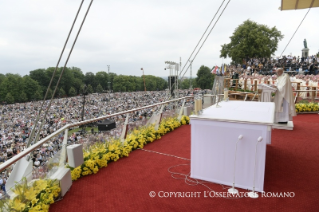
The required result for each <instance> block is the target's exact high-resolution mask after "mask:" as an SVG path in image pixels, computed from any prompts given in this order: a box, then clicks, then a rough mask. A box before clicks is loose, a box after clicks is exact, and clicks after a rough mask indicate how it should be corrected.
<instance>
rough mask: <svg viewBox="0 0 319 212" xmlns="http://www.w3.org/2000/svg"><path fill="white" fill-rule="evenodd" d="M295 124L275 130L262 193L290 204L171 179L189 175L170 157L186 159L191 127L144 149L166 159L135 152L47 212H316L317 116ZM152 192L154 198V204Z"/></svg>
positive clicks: (83, 183) (86, 181)
mask: <svg viewBox="0 0 319 212" xmlns="http://www.w3.org/2000/svg"><path fill="white" fill-rule="evenodd" d="M294 124H295V129H294V130H293V131H286V130H273V133H272V144H271V145H268V146H267V153H266V171H265V185H264V189H265V192H294V194H295V197H293V198H287V197H286V198H274V197H269V198H267V197H259V198H258V199H250V198H240V199H226V198H220V197H209V195H208V194H209V193H208V192H207V191H208V188H206V187H204V186H202V185H197V186H190V185H188V184H186V183H185V180H184V179H174V178H173V177H172V176H171V174H170V173H169V172H168V169H169V168H171V169H170V171H172V172H179V173H183V174H187V173H189V165H181V166H176V165H179V164H189V161H188V160H184V159H181V158H176V157H172V156H170V155H175V156H178V157H182V158H188V159H189V158H190V126H182V127H180V128H178V129H176V130H175V131H173V132H171V133H168V134H166V135H165V136H163V137H162V139H160V140H158V141H155V142H153V143H151V144H148V145H146V146H145V150H151V151H156V152H160V153H166V154H168V155H163V154H158V153H155V152H150V151H142V150H135V151H134V152H132V153H131V154H130V156H129V157H128V158H122V159H120V160H119V161H117V162H115V163H110V164H109V165H108V167H106V168H103V169H101V170H100V171H99V172H98V173H97V174H96V175H90V176H87V177H83V178H81V179H79V180H77V181H75V182H74V183H73V186H72V187H71V189H70V191H69V192H68V193H67V194H66V196H65V197H64V199H63V200H61V201H59V202H57V203H54V204H53V205H52V206H51V207H50V211H57V212H62V211H77V212H80V211H231V210H233V211H235V210H237V211H275V210H276V211H279V210H280V211H318V207H319V201H318V197H317V191H318V190H319V181H318V179H319V169H318V164H319V154H318V150H319V142H318V141H319V117H318V114H307V115H298V116H297V117H295V118H294ZM174 166H175V167H174ZM174 177H176V178H183V176H178V175H175V176H174ZM206 185H207V186H209V188H211V189H212V190H214V191H215V192H225V193H226V192H227V190H226V189H223V188H224V187H223V186H221V185H217V184H213V183H207V184H206ZM151 191H154V192H155V194H156V196H155V197H153V198H152V197H150V195H149V194H150V192H151ZM161 191H163V192H192V194H193V197H184V198H182V197H174V195H173V197H159V196H158V194H160V195H162V194H163V193H161ZM240 191H244V190H240ZM159 192H160V193H159ZM196 192H197V193H196ZM205 192H206V196H204V193H205ZM199 193H200V197H198V194H199ZM165 194H168V195H169V193H165ZM195 194H197V196H194V195H195ZM210 194H211V196H212V195H213V194H214V193H210ZM216 194H217V193H215V195H216Z"/></svg>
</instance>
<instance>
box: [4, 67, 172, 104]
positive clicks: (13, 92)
mask: <svg viewBox="0 0 319 212" xmlns="http://www.w3.org/2000/svg"><path fill="white" fill-rule="evenodd" d="M54 70H55V68H54V67H49V68H47V69H36V70H33V71H30V73H29V75H25V76H23V77H22V76H21V75H19V74H10V73H8V74H5V75H4V74H0V102H6V103H8V104H12V103H16V102H27V101H35V100H42V99H43V98H44V95H45V93H46V91H47V88H48V85H49V83H50V80H51V77H52V75H53V72H54ZM61 71H62V68H58V69H57V72H56V74H55V77H54V79H53V81H52V84H51V88H50V89H49V92H48V95H47V99H49V98H51V97H52V94H53V92H54V90H55V85H56V83H57V81H58V79H59V76H60V73H61ZM144 77H145V87H146V90H147V91H156V90H164V89H166V88H167V81H166V80H164V79H163V78H161V77H156V76H152V75H145V76H144ZM84 85H86V89H84ZM109 90H110V91H113V92H130V91H144V81H143V76H141V77H139V76H125V75H117V74H115V73H109V74H108V73H107V72H104V71H100V72H97V73H96V74H94V73H92V72H87V73H85V74H83V72H82V71H81V69H80V68H77V67H70V68H65V69H64V72H63V76H62V78H61V81H60V83H59V85H58V88H57V91H56V93H55V96H54V97H55V98H58V97H71V96H76V95H79V94H82V93H83V91H86V92H87V93H95V92H96V93H102V92H107V91H109Z"/></svg>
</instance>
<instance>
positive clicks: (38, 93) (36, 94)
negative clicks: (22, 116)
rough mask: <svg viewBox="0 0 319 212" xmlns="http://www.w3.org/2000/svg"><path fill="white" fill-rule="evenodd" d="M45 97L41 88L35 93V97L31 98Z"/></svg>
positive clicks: (40, 98) (39, 98)
mask: <svg viewBox="0 0 319 212" xmlns="http://www.w3.org/2000/svg"><path fill="white" fill-rule="evenodd" d="M42 99H43V95H42V90H41V89H40V88H39V89H38V90H37V91H36V92H35V93H34V95H33V97H32V98H31V100H42Z"/></svg>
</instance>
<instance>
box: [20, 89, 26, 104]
mask: <svg viewBox="0 0 319 212" xmlns="http://www.w3.org/2000/svg"><path fill="white" fill-rule="evenodd" d="M26 101H28V97H27V94H26V93H25V92H24V91H22V92H21V94H20V102H26Z"/></svg>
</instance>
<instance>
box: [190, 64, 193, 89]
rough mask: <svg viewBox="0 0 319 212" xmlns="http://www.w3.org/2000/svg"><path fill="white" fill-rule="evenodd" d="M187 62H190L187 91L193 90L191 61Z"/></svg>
mask: <svg viewBox="0 0 319 212" xmlns="http://www.w3.org/2000/svg"><path fill="white" fill-rule="evenodd" d="M189 62H190V77H189V89H193V85H192V64H193V60H189Z"/></svg>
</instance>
